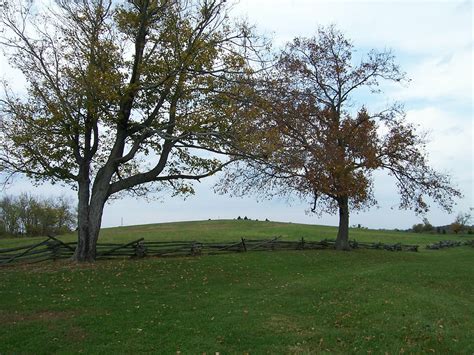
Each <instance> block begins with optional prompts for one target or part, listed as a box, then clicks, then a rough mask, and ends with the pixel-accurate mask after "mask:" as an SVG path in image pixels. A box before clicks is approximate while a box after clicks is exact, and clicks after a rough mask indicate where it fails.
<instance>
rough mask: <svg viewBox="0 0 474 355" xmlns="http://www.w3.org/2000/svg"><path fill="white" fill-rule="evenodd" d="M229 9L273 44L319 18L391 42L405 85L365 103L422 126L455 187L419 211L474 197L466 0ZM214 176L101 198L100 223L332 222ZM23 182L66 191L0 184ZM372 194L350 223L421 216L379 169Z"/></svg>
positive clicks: (372, 224) (12, 75) (7, 72)
mask: <svg viewBox="0 0 474 355" xmlns="http://www.w3.org/2000/svg"><path fill="white" fill-rule="evenodd" d="M229 2H231V3H233V9H232V14H234V15H235V16H238V17H243V18H246V19H247V20H248V22H249V23H251V24H254V25H255V26H256V29H257V31H258V32H260V33H263V34H265V35H266V36H268V37H270V38H272V39H273V42H274V43H275V47H279V46H281V45H283V44H284V43H286V42H287V41H290V40H291V39H293V38H294V37H310V36H312V35H314V34H315V33H316V30H317V28H318V26H327V25H330V24H334V25H335V26H336V27H337V28H338V29H339V30H341V31H343V32H344V33H345V35H346V37H347V38H350V39H351V40H352V42H353V44H354V45H355V47H356V49H357V50H358V51H359V52H360V53H361V54H362V53H364V52H366V51H368V50H369V49H372V48H375V49H379V50H383V49H391V50H392V51H393V53H394V54H395V56H396V60H397V62H398V63H399V64H400V65H401V67H402V69H403V70H404V71H405V72H406V73H407V75H408V77H409V78H410V79H411V82H410V83H409V84H408V85H398V86H396V85H385V86H384V87H383V88H384V92H383V93H382V94H379V95H377V97H375V98H374V97H371V98H364V100H365V101H364V102H360V104H362V103H364V104H367V106H368V107H369V109H370V108H371V107H375V108H376V107H377V106H378V105H387V104H390V103H393V102H395V101H396V102H401V103H403V104H404V106H405V111H406V114H407V119H408V120H409V121H410V122H412V123H414V124H416V125H417V126H418V129H419V132H420V133H421V132H427V133H428V139H429V143H428V146H427V150H428V154H429V162H430V165H431V166H432V167H434V168H435V169H437V170H439V171H442V172H446V173H449V174H450V175H451V176H452V180H453V182H454V184H455V186H457V187H458V188H459V189H460V190H461V192H462V193H463V195H464V197H463V198H462V199H460V200H458V204H457V206H456V207H455V209H454V212H453V213H452V214H448V213H447V212H445V211H442V210H441V209H439V208H438V207H437V206H436V205H434V204H433V205H432V209H431V211H430V212H429V213H428V214H427V215H426V217H427V218H428V220H430V222H431V223H432V224H433V225H445V224H449V223H451V222H453V220H454V218H455V216H456V214H457V213H459V212H467V211H468V210H469V208H470V207H474V197H473V196H474V181H473V176H474V174H473V172H474V171H473V150H474V149H473V148H474V146H473V98H474V97H473V87H472V83H473V64H472V63H473V44H474V37H473V8H472V7H473V4H472V2H471V1H470V0H467V1H455V0H446V1H416V0H403V1H402V0H398V1H383V0H377V1H375V0H374V1H339V0H331V1H322V0H240V1H239V2H237V3H236V2H235V1H233V2H232V1H230V0H229ZM0 77H4V78H7V79H9V80H13V81H15V82H17V83H21V78H19V77H18V73H16V72H14V71H12V70H11V69H9V68H8V67H7V65H6V62H5V60H4V59H3V58H0ZM217 179H218V177H212V178H208V179H207V180H206V179H204V180H202V182H201V183H197V184H196V185H195V188H196V194H195V195H194V196H191V197H189V198H187V199H186V200H183V199H182V198H180V197H171V196H160V197H157V199H155V200H151V201H146V200H143V199H134V198H124V199H121V200H117V201H113V202H111V203H109V204H108V205H107V206H106V208H105V211H104V217H103V226H104V227H111V226H119V225H135V224H148V223H159V222H170V221H185V220H203V219H232V218H237V217H238V216H241V217H244V216H247V217H248V218H252V219H259V220H264V219H266V218H268V219H269V220H274V221H283V222H293V223H308V224H324V225H337V223H338V220H337V216H331V215H322V216H315V215H309V214H307V213H306V212H305V211H306V210H307V209H308V206H307V205H306V204H302V203H300V202H299V201H298V200H293V201H287V200H282V199H273V200H271V201H267V200H265V201H257V199H256V197H254V196H248V197H245V198H232V197H229V196H222V195H217V194H215V193H214V192H213V185H214V183H215V182H216V181H217ZM20 192H31V193H33V194H38V195H59V194H65V195H68V196H71V198H75V195H74V192H72V191H71V190H70V189H68V188H61V187H59V186H50V185H48V184H44V185H42V186H39V187H33V186H32V185H31V184H30V183H29V182H28V181H27V180H24V179H17V180H16V181H15V183H14V184H13V185H12V186H11V187H10V188H9V189H8V190H6V191H2V192H0V193H1V194H18V193H20ZM375 197H376V199H377V200H378V202H379V204H378V206H377V207H373V208H371V209H370V210H368V211H365V212H361V213H352V215H351V219H350V224H351V225H357V224H361V225H362V226H365V227H369V228H380V229H385V228H387V229H393V228H399V229H406V228H409V227H411V226H412V225H413V224H415V223H419V222H420V221H421V219H422V217H420V216H416V215H415V214H414V213H413V212H411V211H400V210H398V207H397V206H398V202H399V197H398V196H397V190H396V186H395V181H394V180H393V179H392V178H391V177H389V176H387V175H386V174H385V173H381V172H377V173H376V174H375Z"/></svg>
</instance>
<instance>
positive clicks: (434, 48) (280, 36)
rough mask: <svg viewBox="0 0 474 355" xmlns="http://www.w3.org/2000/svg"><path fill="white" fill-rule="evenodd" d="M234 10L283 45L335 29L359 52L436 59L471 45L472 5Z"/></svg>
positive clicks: (273, 1) (293, 2)
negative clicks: (367, 49)
mask: <svg viewBox="0 0 474 355" xmlns="http://www.w3.org/2000/svg"><path fill="white" fill-rule="evenodd" d="M235 10H236V11H235V13H238V14H240V15H246V16H248V18H249V20H250V22H251V23H257V24H258V27H259V28H261V29H264V30H266V31H269V32H274V33H275V35H276V37H277V38H276V39H277V41H278V42H280V43H281V42H282V41H286V40H289V39H291V38H293V37H294V36H310V35H312V34H314V33H315V31H316V28H317V26H318V25H328V24H331V23H334V24H336V25H337V26H338V27H339V28H341V29H342V30H344V31H345V32H347V34H348V36H349V37H350V38H352V39H353V40H354V41H355V42H356V45H357V46H369V47H373V46H377V47H379V46H382V47H389V48H393V49H395V50H400V51H404V52H411V53H432V52H440V51H446V50H448V51H449V49H451V48H459V47H461V46H466V45H467V44H469V43H472V4H471V2H470V1H383V0H372V1H350V0H346V1H334V0H332V1H328V0H258V1H256V0H241V1H240V2H239V4H238V5H237V6H236V7H235Z"/></svg>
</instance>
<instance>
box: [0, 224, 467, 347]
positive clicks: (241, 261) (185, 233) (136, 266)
mask: <svg viewBox="0 0 474 355" xmlns="http://www.w3.org/2000/svg"><path fill="white" fill-rule="evenodd" d="M334 231H335V229H334V228H330V227H317V226H305V225H295V224H278V223H267V224H265V222H260V223H257V222H251V221H242V222H241V221H223V222H217V221H211V222H192V223H191V222H189V223H179V224H178V223H175V224H163V225H153V226H137V227H126V228H115V229H108V230H104V231H103V235H102V238H103V240H104V241H105V240H107V241H112V240H113V241H118V240H133V239H136V238H138V237H145V239H147V240H150V239H160V240H165V239H166V240H174V239H197V240H202V241H205V240H216V239H220V238H222V239H226V240H235V239H236V238H240V237H242V236H245V237H262V238H263V237H268V236H272V235H282V236H284V237H285V239H291V238H301V236H304V237H305V238H308V239H310V238H311V239H321V238H327V237H334ZM354 232H355V231H354ZM357 232H358V233H360V234H358V235H357V236H356V239H357V240H361V241H362V240H367V241H376V240H381V241H387V242H388V241H390V242H395V241H401V242H406V243H414V244H425V241H428V242H432V241H436V240H439V239H453V238H451V237H452V236H449V237H446V236H435V235H414V234H408V233H395V232H393V233H392V232H379V231H357ZM331 233H332V234H331ZM354 234H355V233H354ZM443 237H444V238H443ZM67 238H73V237H72V236H70V237H66V239H67ZM4 241H5V240H1V241H0V243H1V244H3V243H4ZM473 269H474V249H473V248H470V247H461V248H453V249H448V250H440V251H429V250H423V252H421V253H408V252H407V253H392V252H386V251H369V250H356V251H352V252H336V251H331V250H322V251H294V252H264V253H258V252H254V253H242V254H228V255H219V256H204V257H196V258H175V259H158V258H149V259H142V260H115V261H101V262H97V263H95V264H93V265H71V264H69V263H67V262H57V263H45V264H37V265H29V266H16V267H11V268H3V269H0V300H1V301H0V323H1V326H0V353H2V354H3V353H35V354H50V353H80V352H83V353H107V354H108V353H137V352H150V353H176V352H177V351H181V353H183V354H188V353H193V354H195V353H203V352H206V353H208V354H213V353H215V352H221V353H240V354H242V353H245V352H249V353H252V354H260V353H284V354H287V353H310V352H311V353H315V352H316V353H318V352H323V353H324V352H336V353H367V352H375V353H385V352H388V353H399V352H408V353H421V352H433V351H435V352H437V353H466V354H472V353H473V352H474V341H473V340H472V330H473V329H474V298H473V296H472V295H473V294H474V273H473Z"/></svg>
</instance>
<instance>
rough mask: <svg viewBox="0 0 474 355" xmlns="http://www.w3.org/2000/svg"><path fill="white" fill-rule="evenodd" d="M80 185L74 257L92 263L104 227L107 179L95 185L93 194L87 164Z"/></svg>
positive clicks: (79, 260)
mask: <svg viewBox="0 0 474 355" xmlns="http://www.w3.org/2000/svg"><path fill="white" fill-rule="evenodd" d="M80 170H81V171H80V176H81V179H80V180H79V184H78V200H79V202H78V218H77V219H78V221H77V226H78V229H77V234H78V235H77V247H76V251H75V252H74V255H73V257H72V260H73V261H77V262H92V261H94V260H95V258H96V246H97V240H98V239H99V232H100V227H101V225H102V214H103V212H104V206H105V202H106V201H107V198H108V195H107V187H108V183H106V182H107V179H104V180H103V181H102V183H100V184H99V183H97V179H96V182H95V183H94V188H93V189H92V193H91V181H90V177H89V170H90V169H89V167H88V166H87V164H85V165H84V166H82V167H81V169H80ZM107 177H108V176H107Z"/></svg>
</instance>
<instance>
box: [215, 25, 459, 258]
mask: <svg viewBox="0 0 474 355" xmlns="http://www.w3.org/2000/svg"><path fill="white" fill-rule="evenodd" d="M354 53H355V50H354V47H353V45H352V44H351V42H350V41H348V40H347V39H346V38H345V37H344V36H343V34H342V33H341V32H339V31H338V30H337V29H335V27H333V26H331V27H329V28H320V29H319V31H318V34H317V36H316V37H313V38H297V39H295V40H294V41H293V42H292V43H290V44H288V45H287V46H286V48H285V49H284V50H283V51H282V52H281V54H280V56H279V57H278V60H277V63H276V65H275V68H274V70H272V71H271V72H270V74H269V76H268V77H267V78H265V80H263V81H262V83H261V85H260V88H266V94H265V95H264V96H260V100H259V101H258V102H255V106H254V107H253V108H252V110H251V113H252V114H251V115H249V114H247V115H245V116H246V117H248V118H252V120H253V121H252V122H249V123H248V126H249V127H252V125H253V126H254V129H249V131H248V132H249V134H250V135H253V137H254V138H253V139H249V140H248V143H247V144H246V145H244V146H243V148H244V149H245V150H247V151H248V152H249V153H250V152H251V153H252V154H253V156H252V157H251V159H248V160H246V161H245V163H241V164H240V165H239V166H238V167H237V168H234V169H231V170H229V171H228V174H227V176H226V178H225V179H224V180H223V183H222V185H221V189H222V190H224V191H227V190H229V189H230V190H233V191H234V192H237V193H238V194H245V193H249V192H257V193H261V194H263V195H265V196H272V195H273V194H296V195H299V196H300V197H302V198H306V199H308V200H309V201H310V203H311V211H312V212H329V213H337V212H338V213H339V230H338V235H337V240H336V248H337V249H344V250H347V249H349V242H348V235H349V210H350V209H353V210H359V209H363V208H368V207H370V206H371V205H373V204H375V203H376V201H375V199H374V196H373V193H372V192H373V183H374V181H373V178H372V173H373V171H375V170H380V169H383V170H386V171H388V173H389V174H390V175H392V176H394V177H395V179H396V181H397V186H398V188H399V192H400V196H401V203H400V206H401V207H402V208H406V209H414V210H416V211H417V212H424V211H426V210H427V209H428V203H427V200H426V197H428V198H429V199H432V200H434V201H435V202H437V203H439V204H440V205H441V206H442V207H444V208H446V209H447V210H450V208H451V206H452V204H453V198H455V197H458V196H460V193H459V191H457V190H456V189H455V188H453V187H452V186H451V184H450V179H449V177H448V176H447V175H444V174H441V173H438V172H436V171H434V170H433V169H432V168H430V167H429V165H428V163H427V157H426V152H425V150H424V144H425V142H424V140H423V137H422V136H421V135H419V134H417V132H416V130H415V128H414V127H413V126H412V125H411V124H409V123H408V122H407V121H406V120H405V116H404V113H403V111H402V109H401V107H400V106H399V105H393V106H390V107H386V108H383V109H382V110H378V111H372V110H369V109H368V108H367V107H365V106H357V105H356V104H357V103H358V102H359V101H357V100H354V97H355V94H356V93H358V96H359V98H366V97H368V95H371V94H373V93H375V92H377V91H379V90H378V89H377V88H378V86H379V84H380V83H381V82H383V81H393V82H399V81H402V80H405V75H404V73H402V72H401V71H400V69H399V67H398V66H397V65H396V64H395V62H394V57H393V55H392V54H391V53H390V52H389V51H382V52H379V51H375V50H372V51H370V52H368V53H367V54H366V55H365V56H362V57H360V58H359V61H358V63H356V61H355V59H354V58H353V56H354ZM256 107H258V109H256Z"/></svg>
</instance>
